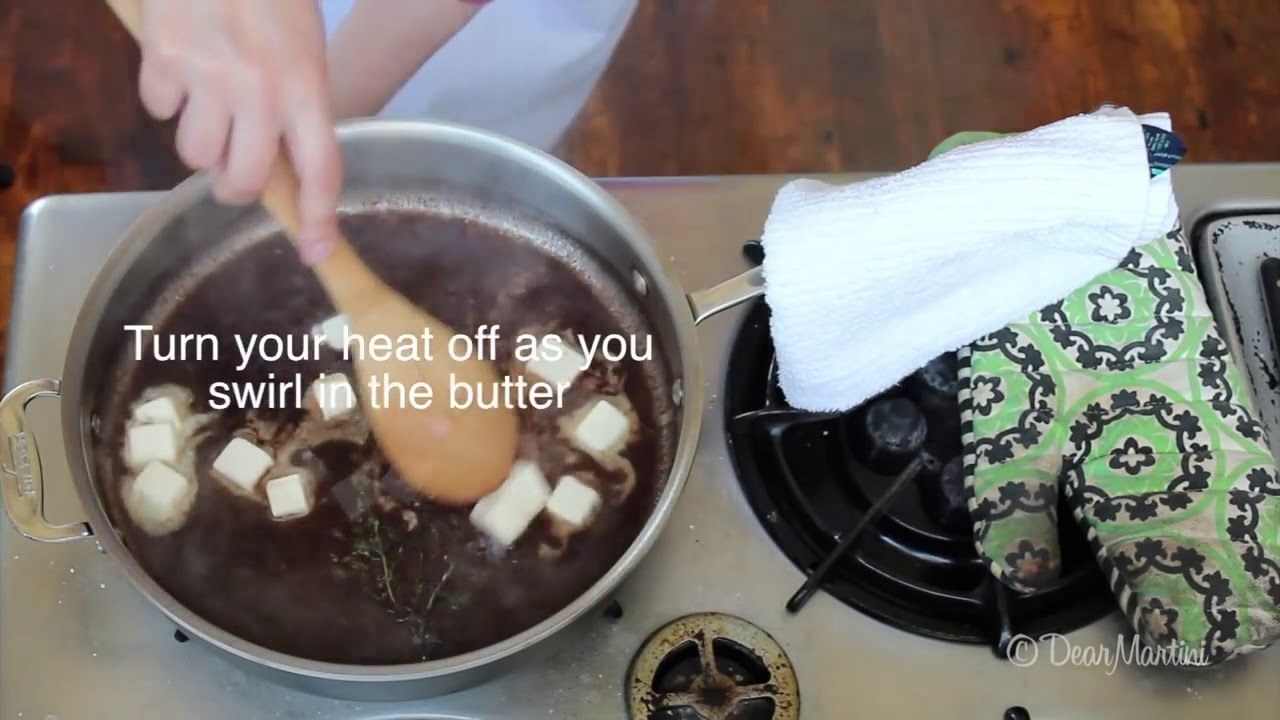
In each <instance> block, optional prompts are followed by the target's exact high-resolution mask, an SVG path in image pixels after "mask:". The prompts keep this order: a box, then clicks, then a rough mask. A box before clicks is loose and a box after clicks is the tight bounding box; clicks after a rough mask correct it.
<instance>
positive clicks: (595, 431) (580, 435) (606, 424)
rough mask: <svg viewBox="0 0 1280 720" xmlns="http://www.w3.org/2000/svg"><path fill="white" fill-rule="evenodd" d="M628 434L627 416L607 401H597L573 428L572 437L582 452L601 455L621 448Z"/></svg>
mask: <svg viewBox="0 0 1280 720" xmlns="http://www.w3.org/2000/svg"><path fill="white" fill-rule="evenodd" d="M630 432H631V423H630V422H628V420H627V416H626V415H623V414H622V411H621V410H619V409H618V408H616V407H614V406H613V404H612V403H610V402H609V401H607V400H599V401H597V402H596V404H595V407H592V408H591V410H590V411H589V412H588V413H587V414H586V416H585V417H583V418H582V421H581V422H579V423H578V426H577V427H576V428H574V430H573V433H572V437H573V442H574V444H575V445H577V446H578V447H580V448H582V449H583V450H586V451H587V452H589V453H591V454H593V455H603V454H605V453H609V452H614V451H616V450H618V449H619V448H621V447H622V444H623V443H624V442H625V441H626V439H627V435H628V434H629V433H630Z"/></svg>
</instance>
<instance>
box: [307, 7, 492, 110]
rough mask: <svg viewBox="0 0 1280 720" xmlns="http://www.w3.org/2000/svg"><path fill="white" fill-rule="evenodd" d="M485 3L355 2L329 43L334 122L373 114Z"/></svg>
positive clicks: (330, 87) (330, 86) (330, 84)
mask: <svg viewBox="0 0 1280 720" xmlns="http://www.w3.org/2000/svg"><path fill="white" fill-rule="evenodd" d="M481 7H483V4H478V3H475V2H467V1H466V0H357V1H356V3H355V7H353V8H352V10H351V12H350V13H349V14H348V15H347V17H346V18H345V19H343V21H342V24H341V25H340V26H339V27H338V29H337V30H336V31H335V32H334V34H333V37H332V38H331V39H330V42H329V89H330V93H331V97H332V103H333V112H334V118H335V119H339V120H341V119H346V118H353V117H366V116H370V115H376V114H377V113H378V112H379V111H380V110H382V108H383V106H385V105H386V104H387V102H388V101H390V100H391V98H392V97H393V96H394V95H395V94H396V92H397V91H398V90H399V89H400V88H401V87H402V86H403V85H404V84H405V83H406V82H408V80H409V78H411V77H413V74H414V73H416V72H417V71H418V69H419V68H420V67H422V64H423V63H424V62H426V61H427V59H428V58H430V57H431V56H432V55H433V54H434V53H435V52H436V51H437V50H439V49H440V48H441V47H443V46H444V44H445V43H446V42H448V41H449V38H451V37H453V36H454V35H455V34H456V33H457V32H458V31H459V30H461V29H462V28H463V26H465V25H466V24H467V22H468V21H469V20H471V18H472V17H473V16H474V15H475V14H476V12H477V11H478V10H479V9H480V8H481Z"/></svg>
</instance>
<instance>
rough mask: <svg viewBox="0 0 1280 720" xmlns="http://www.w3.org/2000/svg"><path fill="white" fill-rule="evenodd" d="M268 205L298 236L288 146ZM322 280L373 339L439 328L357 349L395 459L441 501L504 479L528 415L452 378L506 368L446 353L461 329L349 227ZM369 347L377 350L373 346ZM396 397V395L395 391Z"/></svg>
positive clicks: (117, 0) (484, 379)
mask: <svg viewBox="0 0 1280 720" xmlns="http://www.w3.org/2000/svg"><path fill="white" fill-rule="evenodd" d="M107 4H108V5H110V6H111V9H112V10H113V11H114V12H115V13H116V16H117V17H119V18H120V21H121V22H122V23H124V25H125V27H126V28H128V29H129V32H130V33H132V34H133V36H134V38H135V39H136V38H137V37H138V34H139V31H140V29H141V20H142V8H141V2H140V0H107ZM262 205H263V206H264V207H265V208H266V209H267V211H268V212H269V213H271V215H272V216H273V217H274V218H275V219H276V221H277V222H279V223H280V224H281V225H282V226H283V227H284V229H285V230H286V231H287V232H288V233H289V234H290V237H293V238H295V239H296V237H297V233H298V227H299V222H298V177H297V174H296V172H295V171H294V169H293V166H292V165H291V164H290V162H289V160H288V153H287V151H286V150H285V148H283V147H281V149H280V152H279V154H278V155H277V160H276V164H275V165H274V166H273V168H272V171H271V176H270V179H269V180H268V182H267V185H266V188H265V190H264V191H263V195H262ZM313 269H314V271H315V273H316V275H317V277H318V278H319V280H320V284H321V285H323V286H324V289H325V292H327V293H328V295H329V298H330V300H331V301H332V302H333V304H334V306H335V307H336V308H337V309H338V311H339V312H341V313H343V314H344V315H346V317H347V320H348V322H349V324H350V328H351V332H352V333H353V334H356V335H359V336H360V337H362V338H364V339H365V340H366V345H367V343H368V340H369V339H371V338H374V337H378V336H383V337H386V338H390V339H391V341H392V344H394V342H395V341H396V339H398V338H402V337H405V336H409V337H416V338H420V337H422V335H423V331H424V330H430V331H431V335H432V338H433V341H432V348H433V359H432V360H431V361H430V362H406V361H402V360H397V359H396V358H395V357H394V353H388V354H390V355H393V357H391V358H388V359H385V360H379V359H377V358H372V357H356V358H355V359H354V360H355V369H356V376H357V377H356V378H353V385H354V384H355V382H356V381H359V382H360V383H361V385H360V386H359V387H360V388H363V389H364V392H360V393H359V394H360V400H361V405H362V409H363V410H364V415H365V418H366V420H367V421H368V423H369V427H370V429H371V430H372V431H373V435H374V438H376V439H377V441H378V446H379V447H380V448H381V449H382V452H383V453H384V454H385V455H386V456H387V459H388V460H389V461H390V462H391V464H392V466H393V467H394V468H395V469H396V471H397V472H398V473H399V474H400V476H401V477H402V478H403V479H404V481H405V482H406V483H407V484H409V485H410V486H412V487H413V488H414V489H416V490H418V491H419V492H422V493H423V494H424V495H426V496H428V497H430V498H432V499H433V500H437V501H439V502H444V503H449V504H457V505H465V504H468V503H471V502H474V501H476V500H478V499H480V498H481V497H483V496H484V495H486V494H488V493H489V492H491V491H492V490H494V489H495V488H497V487H498V486H499V485H500V484H501V483H502V481H503V480H505V479H506V476H507V474H508V473H509V472H510V470H511V467H512V465H513V464H514V462H515V456H516V450H517V444H518V442H519V418H518V417H517V416H516V414H515V412H514V410H512V409H510V408H506V407H499V408H497V409H491V410H486V409H479V408H475V407H471V408H465V409H458V408H453V407H450V399H449V394H450V393H449V392H448V389H449V387H450V383H451V382H458V383H467V384H469V385H470V386H471V387H473V388H475V387H477V386H484V387H491V386H492V385H493V383H495V382H500V381H501V378H500V376H499V374H498V371H497V368H496V367H494V365H493V364H492V363H490V362H487V361H482V360H477V359H470V360H467V361H455V360H453V359H452V358H451V357H449V355H448V353H447V352H445V347H446V346H447V343H448V340H449V338H450V337H452V336H453V335H454V334H456V333H455V331H454V330H453V329H452V328H450V327H449V326H447V325H445V324H444V323H442V322H440V321H439V320H438V319H436V318H434V317H432V316H431V315H429V314H427V313H426V312H424V311H423V310H422V309H421V308H419V307H417V306H416V305H414V304H413V303H411V302H409V301H408V300H407V299H405V298H404V297H402V296H401V295H400V294H399V293H397V292H395V291H394V290H392V289H391V288H390V287H388V286H387V285H386V284H385V283H384V282H382V280H381V279H379V278H378V276H377V275H375V274H374V273H373V272H372V271H371V270H370V269H369V268H368V266H366V265H365V264H364V263H363V262H362V261H361V260H360V256H359V255H357V254H356V251H355V249H353V248H352V247H351V244H350V243H349V242H348V241H347V240H346V238H343V237H341V236H339V237H338V240H337V243H336V245H335V247H334V248H333V251H332V252H331V253H330V255H329V257H328V259H326V260H324V261H323V262H322V263H320V264H318V265H316V266H314V267H313ZM365 354H366V355H368V354H369V353H365ZM371 378H377V381H378V383H379V387H385V386H386V385H387V383H401V384H402V385H403V386H404V388H405V389H406V393H407V391H408V389H409V388H411V387H413V386H414V385H415V384H416V383H426V384H427V385H429V386H430V387H431V389H432V390H433V392H434V394H433V401H432V403H431V405H430V407H428V408H426V409H421V410H420V409H415V408H413V407H400V406H399V405H398V404H393V405H391V406H390V407H377V406H375V404H374V402H373V401H374V400H379V399H380V398H376V397H371V393H370V392H368V388H369V381H370V379H371ZM392 397H393V398H395V397H397V394H395V393H393V394H392Z"/></svg>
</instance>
